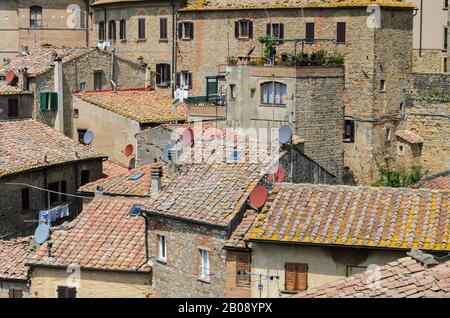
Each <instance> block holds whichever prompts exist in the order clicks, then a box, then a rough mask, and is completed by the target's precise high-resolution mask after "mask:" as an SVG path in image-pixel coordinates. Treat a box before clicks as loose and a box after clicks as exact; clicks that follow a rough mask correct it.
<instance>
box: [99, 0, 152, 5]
mask: <svg viewBox="0 0 450 318" xmlns="http://www.w3.org/2000/svg"><path fill="white" fill-rule="evenodd" d="M145 1H146V0H95V1H94V3H92V4H91V6H98V5H104V4H117V3H130V2H131V3H133V2H145Z"/></svg>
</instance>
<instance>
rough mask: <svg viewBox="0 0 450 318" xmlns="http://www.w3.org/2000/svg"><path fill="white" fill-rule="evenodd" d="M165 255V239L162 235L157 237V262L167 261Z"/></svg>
mask: <svg viewBox="0 0 450 318" xmlns="http://www.w3.org/2000/svg"><path fill="white" fill-rule="evenodd" d="M166 255H167V246H166V237H165V236H164V235H158V260H160V261H163V262H165V261H166V260H167V258H166Z"/></svg>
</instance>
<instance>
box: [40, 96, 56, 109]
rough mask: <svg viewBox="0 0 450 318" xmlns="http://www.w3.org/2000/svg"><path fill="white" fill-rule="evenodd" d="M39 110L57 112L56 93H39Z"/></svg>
mask: <svg viewBox="0 0 450 318" xmlns="http://www.w3.org/2000/svg"><path fill="white" fill-rule="evenodd" d="M40 103H41V110H43V111H47V110H57V109H58V93H57V92H41V93H40Z"/></svg>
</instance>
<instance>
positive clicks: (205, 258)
mask: <svg viewBox="0 0 450 318" xmlns="http://www.w3.org/2000/svg"><path fill="white" fill-rule="evenodd" d="M209 276H210V266H209V251H207V250H203V249H200V278H203V279H208V280H209Z"/></svg>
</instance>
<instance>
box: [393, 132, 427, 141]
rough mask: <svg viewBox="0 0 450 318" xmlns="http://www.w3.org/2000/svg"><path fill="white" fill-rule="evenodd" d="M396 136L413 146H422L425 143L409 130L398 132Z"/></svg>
mask: <svg viewBox="0 0 450 318" xmlns="http://www.w3.org/2000/svg"><path fill="white" fill-rule="evenodd" d="M395 135H396V136H397V137H400V138H402V139H404V140H406V141H407V142H409V143H411V144H421V143H423V141H424V140H423V138H422V137H420V136H419V135H416V134H415V133H413V132H411V131H409V130H397V131H396V133H395Z"/></svg>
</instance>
